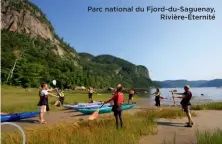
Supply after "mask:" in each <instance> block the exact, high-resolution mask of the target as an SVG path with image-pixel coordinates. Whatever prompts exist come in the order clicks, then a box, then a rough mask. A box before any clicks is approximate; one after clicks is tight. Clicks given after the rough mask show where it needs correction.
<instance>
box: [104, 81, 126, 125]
mask: <svg viewBox="0 0 222 144" xmlns="http://www.w3.org/2000/svg"><path fill="white" fill-rule="evenodd" d="M122 89H123V87H122V85H121V84H118V85H117V87H116V92H115V93H114V94H113V97H112V98H111V99H109V100H108V101H106V102H105V103H109V102H111V101H113V102H114V105H113V107H112V111H113V112H114V116H115V119H116V128H117V129H118V128H119V121H120V126H121V128H122V127H123V120H122V103H123V101H124V95H123V93H122ZM105 103H104V104H105Z"/></svg>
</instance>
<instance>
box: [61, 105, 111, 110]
mask: <svg viewBox="0 0 222 144" xmlns="http://www.w3.org/2000/svg"><path fill="white" fill-rule="evenodd" d="M63 106H64V107H65V108H67V109H74V110H79V109H93V108H99V107H101V106H102V104H88V105H79V104H78V105H63ZM107 106H110V104H104V105H103V107H107Z"/></svg>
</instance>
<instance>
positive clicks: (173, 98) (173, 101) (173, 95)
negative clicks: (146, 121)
mask: <svg viewBox="0 0 222 144" xmlns="http://www.w3.org/2000/svg"><path fill="white" fill-rule="evenodd" d="M172 97H173V104H174V105H176V102H175V99H174V94H173V92H172Z"/></svg>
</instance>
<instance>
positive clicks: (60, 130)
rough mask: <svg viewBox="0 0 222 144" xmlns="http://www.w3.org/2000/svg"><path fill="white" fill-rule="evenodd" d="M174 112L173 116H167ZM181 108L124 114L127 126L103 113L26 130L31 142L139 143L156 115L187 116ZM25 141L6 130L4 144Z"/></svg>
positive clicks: (153, 129)
mask: <svg viewBox="0 0 222 144" xmlns="http://www.w3.org/2000/svg"><path fill="white" fill-rule="evenodd" d="M169 113H172V114H171V115H167V114H169ZM182 113H183V112H182V111H181V110H178V109H163V110H160V111H158V110H146V111H139V112H136V113H134V114H131V113H126V112H125V113H124V115H123V121H124V127H123V128H122V129H119V130H116V128H115V120H114V118H113V116H101V117H100V118H99V119H96V120H95V121H87V120H84V121H73V122H72V123H65V122H64V123H59V124H56V125H49V126H42V127H40V128H37V129H25V134H26V140H27V144H39V143H43V144H45V143H47V144H48V143H49V144H58V143H64V144H66V143H75V144H83V143H84V144H85V143H91V144H98V143H102V144H115V143H118V144H136V143H139V139H140V137H141V136H142V135H148V134H154V133H156V132H157V129H156V126H157V125H156V122H155V119H156V118H176V117H182V116H184V115H183V114H182ZM21 141H22V137H21V134H20V133H18V132H11V133H9V132H7V133H2V144H11V143H19V142H21Z"/></svg>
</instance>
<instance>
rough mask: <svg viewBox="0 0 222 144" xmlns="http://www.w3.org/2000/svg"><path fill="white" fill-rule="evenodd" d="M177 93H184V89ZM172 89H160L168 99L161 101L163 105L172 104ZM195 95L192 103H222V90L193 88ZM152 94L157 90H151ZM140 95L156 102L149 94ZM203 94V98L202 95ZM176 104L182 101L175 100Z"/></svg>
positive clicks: (178, 89)
mask: <svg viewBox="0 0 222 144" xmlns="http://www.w3.org/2000/svg"><path fill="white" fill-rule="evenodd" d="M175 89H176V90H177V92H184V89H183V88H175ZM171 90H172V88H162V89H160V92H161V95H162V96H164V97H165V98H167V99H163V100H161V103H162V104H172V103H173V100H172V94H171V93H170V92H169V91H171ZM190 90H191V92H192V94H193V99H192V101H191V103H204V102H209V101H222V88H216V87H213V88H209V87H208V88H191V89H190ZM150 92H151V93H153V92H155V89H151V90H150ZM140 94H141V95H142V96H143V97H144V96H145V97H148V99H149V100H151V101H153V102H154V97H153V96H150V95H149V94H142V92H140ZM201 94H203V96H202V95H201ZM175 101H176V103H177V104H179V102H180V99H175Z"/></svg>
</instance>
